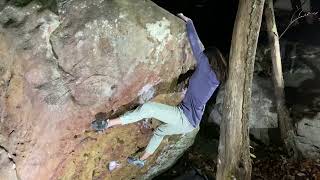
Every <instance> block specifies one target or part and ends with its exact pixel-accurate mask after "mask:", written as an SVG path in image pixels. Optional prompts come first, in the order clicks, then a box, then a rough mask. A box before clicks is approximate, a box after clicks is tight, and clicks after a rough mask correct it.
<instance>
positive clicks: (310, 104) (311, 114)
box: [208, 44, 320, 158]
mask: <svg viewBox="0 0 320 180" xmlns="http://www.w3.org/2000/svg"><path fill="white" fill-rule="evenodd" d="M288 45H289V46H296V47H294V48H292V47H287V46H286V48H287V51H289V52H287V54H289V55H290V56H291V57H286V58H284V59H283V63H284V80H285V84H286V89H285V90H286V102H287V105H288V107H289V109H290V111H291V112H290V113H291V116H292V118H293V120H294V122H295V126H296V129H297V135H298V136H297V146H298V148H299V150H300V151H301V154H302V155H303V156H304V157H309V158H319V157H320V134H319V133H320V129H319V127H320V116H319V112H320V103H319V102H320V84H319V82H320V63H319V52H320V48H317V47H310V46H305V45H302V44H288ZM290 51H291V52H290ZM292 51H294V52H292ZM258 52H260V54H259V53H258V54H257V55H258V57H257V62H258V64H256V67H257V68H256V71H257V73H259V71H264V72H268V71H269V72H270V70H268V69H264V70H263V68H264V67H268V66H266V64H268V61H266V59H267V57H268V56H267V52H268V51H267V49H259V50H258ZM263 58H264V60H263ZM273 93H274V92H273V84H272V82H271V80H270V78H263V77H259V76H257V75H255V76H254V78H253V87H252V110H251V114H250V120H251V122H250V133H251V134H252V135H253V136H254V137H255V138H256V139H258V140H260V141H262V142H263V143H265V144H269V143H270V142H277V143H278V142H279V141H278V140H279V137H280V134H279V131H278V130H277V129H276V128H277V126H278V125H277V114H276V109H275V107H274V104H273V101H274V100H273V98H274V96H273ZM222 101H223V90H222V91H219V94H218V97H217V102H216V105H215V109H213V111H212V112H211V114H210V117H209V119H208V120H209V121H211V122H216V123H220V121H221V115H220V113H221V106H222Z"/></svg>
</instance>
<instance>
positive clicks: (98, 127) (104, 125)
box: [91, 118, 109, 132]
mask: <svg viewBox="0 0 320 180" xmlns="http://www.w3.org/2000/svg"><path fill="white" fill-rule="evenodd" d="M108 124H109V119H105V118H97V119H95V120H94V121H92V122H91V128H92V129H94V130H95V131H98V132H101V131H104V130H106V129H108Z"/></svg>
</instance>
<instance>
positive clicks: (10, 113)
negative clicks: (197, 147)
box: [0, 0, 197, 180]
mask: <svg viewBox="0 0 320 180" xmlns="http://www.w3.org/2000/svg"><path fill="white" fill-rule="evenodd" d="M58 8H59V9H58V11H59V16H58V15H56V14H54V13H52V12H51V11H49V10H47V9H45V8H42V6H41V5H40V4H38V3H36V2H31V3H29V4H28V5H27V6H25V7H15V6H11V5H7V6H5V7H3V8H2V9H1V11H0V56H1V58H0V77H1V79H0V98H1V100H0V103H1V106H0V108H1V114H0V115H1V117H0V121H1V126H0V147H3V148H5V149H6V150H7V153H8V154H10V156H11V157H12V158H11V160H12V161H11V162H13V163H14V164H15V168H16V174H17V176H18V177H19V178H20V179H22V180H37V179H39V180H40V179H41V180H44V179H86V180H87V179H114V178H116V179H130V178H134V177H141V176H142V175H145V177H152V176H154V175H156V174H157V173H159V172H160V171H163V169H165V168H168V167H170V166H171V165H172V164H173V163H174V162H175V160H176V159H177V158H178V157H179V156H180V155H181V154H182V153H183V152H184V150H186V149H187V148H188V147H189V146H190V145H191V144H192V143H193V140H194V137H195V134H196V131H197V130H195V132H193V133H190V134H189V135H186V136H177V137H170V138H169V139H167V140H165V141H164V142H163V143H162V145H161V147H160V148H159V150H158V151H157V153H156V154H155V155H154V156H153V157H152V158H151V159H150V161H148V163H147V166H146V167H145V168H143V169H137V168H135V167H130V166H127V164H126V158H127V157H128V156H130V155H131V154H133V153H135V152H136V151H138V150H140V149H141V148H142V147H144V146H146V144H147V143H148V140H149V138H150V136H151V134H152V131H151V130H150V129H147V130H144V129H143V128H141V127H140V126H139V125H138V124H132V125H127V126H123V127H116V128H113V129H110V130H108V131H107V132H106V133H103V134H98V133H95V132H93V131H91V130H90V123H91V121H92V120H93V119H94V117H95V116H96V115H97V114H104V115H105V116H107V117H108V118H112V117H117V116H119V115H121V114H122V113H124V112H126V111H128V110H131V109H133V108H134V107H136V106H137V105H139V104H141V103H143V102H145V101H148V100H150V99H151V100H154V101H157V102H162V103H167V104H171V105H175V104H177V103H178V102H179V101H180V100H181V97H182V95H181V93H180V92H181V90H182V89H181V87H180V86H177V79H178V77H179V75H180V74H182V73H185V72H186V71H187V70H189V69H190V68H192V67H193V66H194V62H195V61H194V59H193V56H192V53H191V49H190V45H189V43H188V40H187V37H186V33H185V24H184V22H183V21H182V20H180V19H178V18H177V17H175V16H174V15H172V14H170V13H168V12H167V11H165V10H163V9H161V8H160V7H158V6H157V5H155V4H154V3H152V2H151V1H148V0H147V1H140V0H111V1H101V0H78V1H72V0H70V1H61V2H59V4H58ZM178 87H179V88H178ZM179 142H180V143H179ZM176 143H178V145H177V146H174V144H176ZM169 147H170V148H171V149H174V148H178V150H177V151H175V150H170V148H169ZM168 148H169V149H168ZM163 153H169V154H167V155H163ZM157 157H162V158H163V159H161V163H160V164H157V163H156V162H160V161H159V160H157V159H158V158H157ZM112 160H118V161H119V162H121V164H122V166H121V168H119V169H118V170H115V171H113V172H112V173H110V172H108V171H107V169H106V165H107V164H108V162H110V161H112ZM7 164H9V166H11V165H10V163H7ZM154 166H156V168H152V167H154ZM146 174H148V175H146Z"/></svg>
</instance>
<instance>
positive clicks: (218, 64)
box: [204, 47, 228, 83]
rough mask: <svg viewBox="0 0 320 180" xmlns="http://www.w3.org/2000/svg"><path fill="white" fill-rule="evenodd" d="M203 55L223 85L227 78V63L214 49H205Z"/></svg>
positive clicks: (218, 51)
mask: <svg viewBox="0 0 320 180" xmlns="http://www.w3.org/2000/svg"><path fill="white" fill-rule="evenodd" d="M204 53H205V55H206V56H207V57H208V60H209V63H210V65H211V68H212V69H213V71H214V72H215V73H216V75H217V78H218V80H219V81H220V82H221V83H224V82H225V81H226V80H227V76H228V62H227V61H226V60H225V58H224V57H223V55H222V53H221V52H220V50H219V49H218V48H216V47H209V48H206V49H205V51H204Z"/></svg>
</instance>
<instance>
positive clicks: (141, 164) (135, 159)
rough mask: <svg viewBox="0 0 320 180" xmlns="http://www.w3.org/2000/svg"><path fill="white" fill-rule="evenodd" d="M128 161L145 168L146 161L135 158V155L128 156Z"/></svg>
mask: <svg viewBox="0 0 320 180" xmlns="http://www.w3.org/2000/svg"><path fill="white" fill-rule="evenodd" d="M127 161H128V163H129V164H132V165H135V166H138V167H139V168H143V166H144V162H145V161H143V160H140V159H138V158H134V157H128V159H127Z"/></svg>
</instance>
